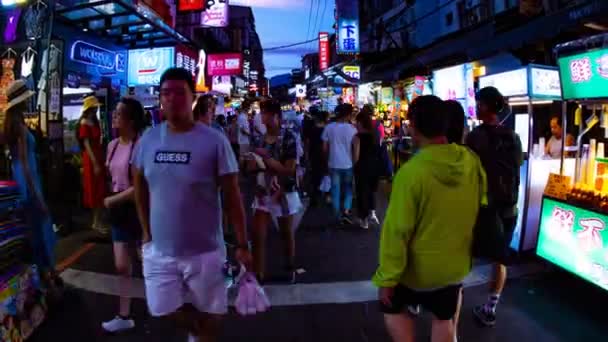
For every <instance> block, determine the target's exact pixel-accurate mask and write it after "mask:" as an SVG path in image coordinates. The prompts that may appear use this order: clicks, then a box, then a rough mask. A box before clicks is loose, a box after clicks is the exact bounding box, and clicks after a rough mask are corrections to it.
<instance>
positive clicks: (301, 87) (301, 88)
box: [296, 84, 306, 98]
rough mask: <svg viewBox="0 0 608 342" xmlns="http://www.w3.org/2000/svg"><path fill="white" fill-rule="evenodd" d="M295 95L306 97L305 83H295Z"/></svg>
mask: <svg viewBox="0 0 608 342" xmlns="http://www.w3.org/2000/svg"><path fill="white" fill-rule="evenodd" d="M296 97H300V98H304V97H306V84H296Z"/></svg>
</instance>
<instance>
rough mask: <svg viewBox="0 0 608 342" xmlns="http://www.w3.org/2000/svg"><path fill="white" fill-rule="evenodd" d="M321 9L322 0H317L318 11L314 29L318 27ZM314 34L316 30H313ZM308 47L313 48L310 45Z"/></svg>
mask: <svg viewBox="0 0 608 342" xmlns="http://www.w3.org/2000/svg"><path fill="white" fill-rule="evenodd" d="M320 9H321V0H317V12H316V14H315V24H314V26H313V27H312V29H313V30H314V29H316V28H317V23H318V21H319V10H320ZM313 34H314V31H313ZM317 34H318V33H317ZM308 49H311V47H310V45H309V46H308Z"/></svg>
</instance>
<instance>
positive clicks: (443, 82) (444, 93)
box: [433, 64, 467, 100]
mask: <svg viewBox="0 0 608 342" xmlns="http://www.w3.org/2000/svg"><path fill="white" fill-rule="evenodd" d="M466 88H467V82H466V81H465V68H464V64H461V65H457V66H453V67H449V68H445V69H440V70H436V71H434V72H433V95H435V96H438V97H440V98H441V99H442V100H456V99H464V98H466Z"/></svg>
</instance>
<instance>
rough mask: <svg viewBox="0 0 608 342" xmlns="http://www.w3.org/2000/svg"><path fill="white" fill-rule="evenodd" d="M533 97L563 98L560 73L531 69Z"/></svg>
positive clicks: (552, 70) (550, 70)
mask: <svg viewBox="0 0 608 342" xmlns="http://www.w3.org/2000/svg"><path fill="white" fill-rule="evenodd" d="M530 78H531V83H532V89H531V90H532V96H543V97H555V98H561V97H562V89H561V87H560V84H559V71H557V70H555V69H544V68H534V67H532V68H530Z"/></svg>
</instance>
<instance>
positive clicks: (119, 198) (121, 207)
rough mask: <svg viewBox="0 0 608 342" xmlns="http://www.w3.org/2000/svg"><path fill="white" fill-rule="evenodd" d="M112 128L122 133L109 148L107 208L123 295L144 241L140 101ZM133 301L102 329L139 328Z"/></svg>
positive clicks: (119, 109)
mask: <svg viewBox="0 0 608 342" xmlns="http://www.w3.org/2000/svg"><path fill="white" fill-rule="evenodd" d="M112 128H114V129H116V130H117V131H118V134H119V136H118V138H116V139H114V140H112V141H111V142H110V144H109V145H108V152H107V158H106V167H107V169H108V171H109V173H110V176H111V178H112V186H111V189H110V190H111V193H112V195H111V196H109V197H106V198H105V200H104V206H105V207H106V208H107V209H108V211H109V213H110V221H111V223H112V241H113V247H114V263H115V265H116V271H117V272H118V274H119V275H120V276H122V277H121V284H120V288H121V293H124V292H126V289H127V288H128V285H129V279H128V277H130V276H131V271H132V267H131V266H132V259H131V255H132V253H130V249H129V247H135V246H136V242H137V241H138V240H139V239H140V238H141V227H140V225H139V220H138V218H137V211H136V210H135V205H134V199H133V186H132V183H131V157H132V155H133V149H134V148H135V144H136V143H137V138H138V137H139V135H140V134H141V132H142V131H143V128H144V108H143V106H142V105H141V103H139V102H138V101H137V100H134V99H130V98H123V99H122V100H120V102H119V103H118V105H117V106H116V110H115V111H114V113H113V115H112ZM130 304H131V302H130V299H129V298H126V297H121V298H120V308H119V312H118V315H117V316H116V317H115V318H114V319H112V320H111V321H108V322H104V323H103V324H102V327H103V329H104V330H106V331H108V332H112V333H115V332H119V331H124V330H128V329H132V328H134V327H135V323H134V321H133V320H132V319H131V318H130V311H131V310H130Z"/></svg>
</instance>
